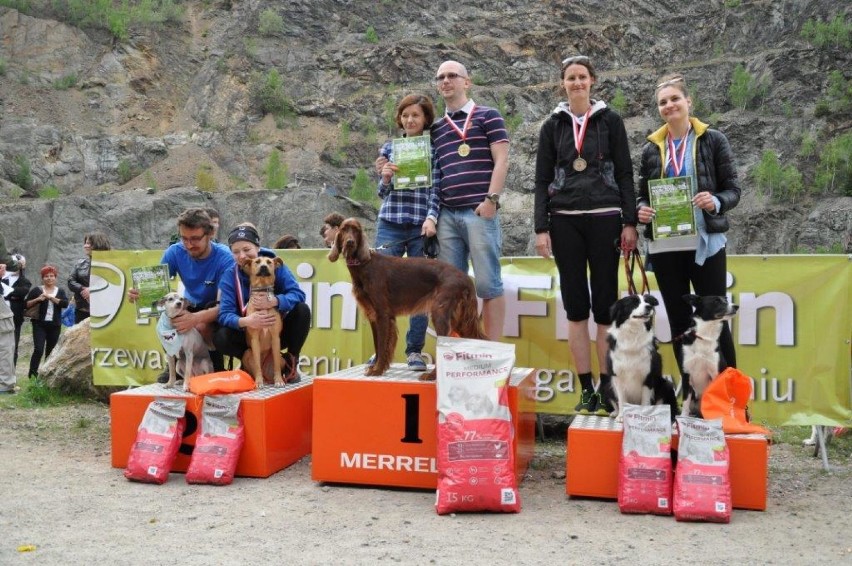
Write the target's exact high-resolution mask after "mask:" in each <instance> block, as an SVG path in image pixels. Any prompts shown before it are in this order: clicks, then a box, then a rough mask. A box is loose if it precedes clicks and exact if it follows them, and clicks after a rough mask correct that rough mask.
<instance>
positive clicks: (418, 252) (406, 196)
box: [376, 94, 439, 371]
mask: <svg viewBox="0 0 852 566" xmlns="http://www.w3.org/2000/svg"><path fill="white" fill-rule="evenodd" d="M434 119H435V108H434V106H433V104H432V99H431V98H429V97H428V96H425V95H422V94H409V95H408V96H406V97H404V98H403V99H402V100H400V101H399V104H398V105H397V107H396V125H397V126H399V127H400V128H401V129H402V131H403V132H404V136H403V137H404V138H406V139H411V138H417V137H419V136H423V135H424V132H425V136H426V138H425V141H426V142H428V140H429V129H428V128H429V126H431V125H432V121H433V120H434ZM393 147H394V142H393V141H388V142H386V143H385V144H384V145H383V146H382V147H381V149H380V150H379V160H378V161H377V166H379V172H380V175H381V180H380V181H379V187H378V194H379V198H380V199H382V207H381V208H380V209H379V219H378V222H377V223H376V248H377V249H378V250H379V252H381V253H384V254H388V255H394V256H397V257H402V256H404V255H407V256H408V257H421V256H423V255H424V254H423V237H424V236H426V237H432V236H434V235H435V232H436V228H435V226H436V223H437V221H438V211H439V203H438V193H437V191H436V190H435V186H436V185H437V180H436V178H435V176H436V172H435V171H433V172H432V179H431V180H432V183H429V184H425V186H422V185H423V184H422V183H421V186H419V187H417V188H403V186H395V185H394V180H395V177H394V175H396V174H398V173H399V167H398V166H397V164H395V163H393V159H394V156H393ZM430 147H431V146H430ZM430 160H431V150H430ZM430 167H431V163H430ZM427 326H429V317H428V316H427V315H425V314H416V315H413V316H412V317H411V318H410V320H409V328H408V333H407V334H406V335H405V355H406V358H407V359H406V361H407V363H408V368H409V369H411V370H413V371H426V369H427V368H426V361H425V360H424V359H423V354H422V352H423V347H424V346H425V345H426V328H427Z"/></svg>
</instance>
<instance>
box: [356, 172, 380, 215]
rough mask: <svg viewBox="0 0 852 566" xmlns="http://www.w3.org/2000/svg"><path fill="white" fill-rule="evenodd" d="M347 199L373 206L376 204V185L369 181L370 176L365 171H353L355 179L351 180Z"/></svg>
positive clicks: (377, 199) (377, 197) (377, 198)
mask: <svg viewBox="0 0 852 566" xmlns="http://www.w3.org/2000/svg"><path fill="white" fill-rule="evenodd" d="M349 198H351V199H353V200H357V201H359V202H363V203H367V204H371V205H373V206H376V205H377V204H378V202H379V196H378V195H377V194H376V185H375V183H373V181H372V180H370V175H369V174H368V173H367V171H366V170H365V169H358V170H357V171H355V179H353V181H352V187H351V188H350V189H349Z"/></svg>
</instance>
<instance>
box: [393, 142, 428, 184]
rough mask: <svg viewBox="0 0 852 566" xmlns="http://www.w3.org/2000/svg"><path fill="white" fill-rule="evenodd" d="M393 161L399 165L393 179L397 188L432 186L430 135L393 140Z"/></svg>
mask: <svg viewBox="0 0 852 566" xmlns="http://www.w3.org/2000/svg"><path fill="white" fill-rule="evenodd" d="M393 162H394V164H395V165H396V166H397V167H399V170H398V171H397V172H396V175H394V179H393V188H394V189H395V190H411V189H420V188H425V187H431V186H432V142H431V141H430V139H429V136H428V135H425V136H415V137H410V138H397V139H395V140H393Z"/></svg>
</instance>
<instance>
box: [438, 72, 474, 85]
mask: <svg viewBox="0 0 852 566" xmlns="http://www.w3.org/2000/svg"><path fill="white" fill-rule="evenodd" d="M459 77H461V78H463V79H466V78H467V77H466V76H464V75H460V74H458V73H447V74H440V75H438V76H437V77H435V82H436V83H442V82H444V79H447V80H448V81H454V80H456V79H457V78H459Z"/></svg>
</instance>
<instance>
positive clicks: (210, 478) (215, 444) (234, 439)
mask: <svg viewBox="0 0 852 566" xmlns="http://www.w3.org/2000/svg"><path fill="white" fill-rule="evenodd" d="M239 410H240V398H239V397H237V396H236V395H218V396H216V395H208V396H207V397H205V398H204V405H202V407H201V431H200V432H199V434H198V436H197V437H196V438H195V449H194V450H193V451H192V458H191V459H190V460H189V468H187V470H186V483H209V484H213V485H229V484H230V483H231V482H232V481H234V471H235V470H236V469H237V461H238V460H239V459H240V451H241V450H242V448H243V441H244V440H245V429H244V428H243V424H242V422H241V419H240V411H239Z"/></svg>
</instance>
